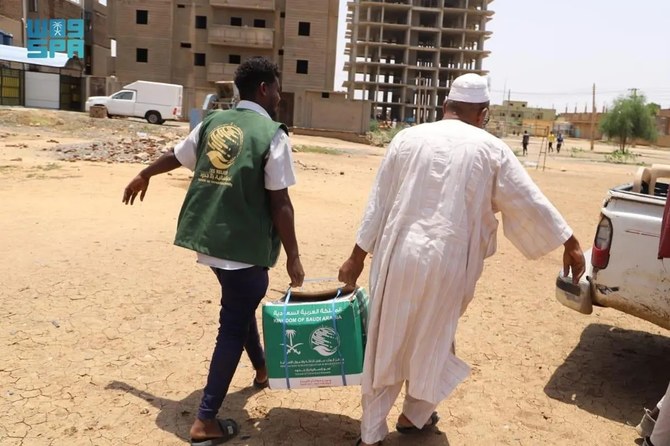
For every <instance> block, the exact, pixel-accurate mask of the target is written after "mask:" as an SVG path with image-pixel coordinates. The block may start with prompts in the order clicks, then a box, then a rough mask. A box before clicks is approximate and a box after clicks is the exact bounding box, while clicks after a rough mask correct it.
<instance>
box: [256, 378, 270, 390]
mask: <svg viewBox="0 0 670 446" xmlns="http://www.w3.org/2000/svg"><path fill="white" fill-rule="evenodd" d="M254 387H255V388H256V389H259V390H263V389H266V388H268V387H270V378H267V379H266V380H265V381H262V382H261V381H256V378H254Z"/></svg>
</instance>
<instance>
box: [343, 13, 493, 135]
mask: <svg viewBox="0 0 670 446" xmlns="http://www.w3.org/2000/svg"><path fill="white" fill-rule="evenodd" d="M492 1H493V0H374V1H369V0H352V1H350V2H349V6H348V7H349V11H348V14H347V22H348V23H347V39H348V43H347V47H346V55H348V56H349V61H348V62H347V63H346V64H345V69H346V70H347V71H348V72H349V78H348V80H347V81H346V82H345V86H346V87H347V88H348V90H349V97H352V98H353V97H355V98H358V99H366V100H369V101H371V102H372V103H373V115H374V116H375V117H377V118H378V119H384V120H394V119H395V120H398V121H401V122H409V123H414V122H416V123H420V122H426V121H435V120H436V119H440V118H441V117H442V103H443V101H444V98H445V97H446V95H447V93H448V91H449V86H450V85H451V82H452V81H453V80H454V79H455V78H456V77H458V76H460V75H461V74H464V73H471V72H474V73H478V74H485V73H486V71H485V70H482V60H483V59H484V58H485V57H486V56H487V55H488V54H489V52H488V51H485V50H484V42H485V41H486V39H488V37H489V36H490V35H491V32H490V31H486V24H487V22H488V21H489V20H490V19H491V16H492V15H493V11H490V10H489V9H488V5H489V3H491V2H492Z"/></svg>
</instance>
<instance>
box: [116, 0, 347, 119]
mask: <svg viewBox="0 0 670 446" xmlns="http://www.w3.org/2000/svg"><path fill="white" fill-rule="evenodd" d="M110 6H111V9H112V11H111V14H110V19H111V20H110V36H111V37H112V38H113V39H114V40H115V41H116V57H115V59H114V61H113V66H112V74H114V75H115V76H116V77H117V78H118V80H119V81H120V84H122V85H123V84H125V83H129V82H133V81H136V80H147V81H156V82H168V83H175V84H181V85H183V86H184V101H183V109H184V110H185V111H186V112H188V110H190V109H191V108H199V107H201V106H202V104H203V102H204V99H205V96H206V95H207V94H209V93H212V92H214V91H215V88H214V82H215V81H223V80H232V79H233V78H234V74H235V70H236V69H237V67H238V65H239V64H240V63H241V62H242V61H244V60H246V59H248V58H250V57H253V56H265V57H268V58H270V59H273V60H274V61H275V62H276V63H277V64H278V65H279V67H280V69H281V72H282V79H281V81H282V103H281V107H282V110H281V116H280V120H282V121H283V122H285V123H286V124H287V125H289V126H299V127H300V126H305V125H306V122H305V117H307V118H309V116H308V115H309V114H308V113H306V112H305V110H307V109H308V108H309V107H313V106H314V105H313V104H314V101H313V100H312V99H311V95H308V93H307V92H308V91H318V92H320V93H319V94H321V93H323V94H324V96H325V95H326V94H328V93H329V92H331V91H332V90H333V83H334V76H335V57H336V44H337V20H338V7H339V1H338V0H191V1H187V0H133V1H129V0H116V1H115V2H113V3H110ZM308 96H310V99H309V103H308ZM324 99H325V98H324ZM333 104H334V107H335V109H334V111H333V113H332V114H333V115H334V116H337V115H339V114H342V113H343V112H345V113H346V110H347V109H346V108H340V109H339V110H338V109H337V101H334V102H333ZM345 105H346V104H345Z"/></svg>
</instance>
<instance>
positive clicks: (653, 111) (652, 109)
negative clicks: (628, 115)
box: [647, 102, 661, 118]
mask: <svg viewBox="0 0 670 446" xmlns="http://www.w3.org/2000/svg"><path fill="white" fill-rule="evenodd" d="M647 108H648V109H649V112H650V113H651V115H652V116H653V117H654V118H655V117H656V116H658V112H660V111H661V106H660V105H659V104H657V103H656V102H650V103H648V104H647Z"/></svg>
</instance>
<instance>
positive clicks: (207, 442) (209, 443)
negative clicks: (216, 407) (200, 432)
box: [191, 418, 240, 446]
mask: <svg viewBox="0 0 670 446" xmlns="http://www.w3.org/2000/svg"><path fill="white" fill-rule="evenodd" d="M216 422H217V423H218V425H219V429H221V433H222V434H223V435H222V436H221V437H214V438H202V439H200V440H194V439H192V438H191V446H216V445H219V444H223V443H225V442H227V441H228V440H230V439H231V438H233V437H235V436H236V435H237V434H238V433H239V432H240V428H239V426H238V425H237V423H236V422H235V420H232V419H230V418H228V419H225V420H220V419H218V418H217V419H216Z"/></svg>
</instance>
